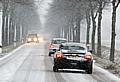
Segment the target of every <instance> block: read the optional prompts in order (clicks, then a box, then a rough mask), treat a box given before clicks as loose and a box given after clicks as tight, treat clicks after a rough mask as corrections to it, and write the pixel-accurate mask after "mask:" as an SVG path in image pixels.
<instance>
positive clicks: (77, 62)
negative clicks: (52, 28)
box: [53, 43, 93, 74]
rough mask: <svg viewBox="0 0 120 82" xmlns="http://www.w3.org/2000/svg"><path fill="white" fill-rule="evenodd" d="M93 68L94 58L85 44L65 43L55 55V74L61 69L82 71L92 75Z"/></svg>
mask: <svg viewBox="0 0 120 82" xmlns="http://www.w3.org/2000/svg"><path fill="white" fill-rule="evenodd" d="M92 68H93V56H92V54H91V53H90V52H88V51H87V48H86V47H85V46H84V45H83V44H80V43H63V44H61V45H60V49H59V50H58V51H57V52H56V53H55V54H54V66H53V71H54V72H58V71H59V69H81V70H85V71H86V72H87V73H88V74H92Z"/></svg>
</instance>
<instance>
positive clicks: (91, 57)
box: [85, 52, 93, 61]
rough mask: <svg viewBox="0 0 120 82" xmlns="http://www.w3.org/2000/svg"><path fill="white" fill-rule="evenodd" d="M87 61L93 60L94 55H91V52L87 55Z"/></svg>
mask: <svg viewBox="0 0 120 82" xmlns="http://www.w3.org/2000/svg"><path fill="white" fill-rule="evenodd" d="M85 59H87V60H88V61H91V60H93V56H92V54H91V53H90V52H87V53H86V54H85Z"/></svg>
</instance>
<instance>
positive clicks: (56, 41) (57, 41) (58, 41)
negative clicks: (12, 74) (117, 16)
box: [52, 40, 67, 44]
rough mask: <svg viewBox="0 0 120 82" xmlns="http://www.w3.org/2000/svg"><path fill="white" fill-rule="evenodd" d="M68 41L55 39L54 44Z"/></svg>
mask: <svg viewBox="0 0 120 82" xmlns="http://www.w3.org/2000/svg"><path fill="white" fill-rule="evenodd" d="M65 42H67V41H66V40H53V41H52V43H53V44H61V43H65Z"/></svg>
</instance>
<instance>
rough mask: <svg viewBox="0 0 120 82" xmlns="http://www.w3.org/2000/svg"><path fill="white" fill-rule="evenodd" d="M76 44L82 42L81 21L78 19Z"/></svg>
mask: <svg viewBox="0 0 120 82" xmlns="http://www.w3.org/2000/svg"><path fill="white" fill-rule="evenodd" d="M76 26H77V28H76V42H80V19H79V18H78V19H77V21H76Z"/></svg>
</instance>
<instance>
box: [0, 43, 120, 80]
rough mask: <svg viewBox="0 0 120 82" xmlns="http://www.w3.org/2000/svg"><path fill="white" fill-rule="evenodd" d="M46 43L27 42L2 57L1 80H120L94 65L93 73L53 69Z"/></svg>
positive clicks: (0, 60) (0, 61)
mask: <svg viewBox="0 0 120 82" xmlns="http://www.w3.org/2000/svg"><path fill="white" fill-rule="evenodd" d="M47 53H48V52H47V48H46V46H45V45H44V44H25V45H22V46H21V47H19V48H18V49H17V50H14V51H13V52H12V53H10V54H9V55H10V56H8V57H7V58H3V59H0V63H2V64H0V82H120V80H119V81H118V78H117V77H116V76H114V75H112V74H111V73H109V72H108V71H106V70H104V69H102V68H100V67H98V66H96V65H94V72H93V74H86V73H84V71H78V70H64V71H63V70H61V71H60V72H58V73H54V72H53V71H52V66H53V64H52V58H50V57H48V54H47Z"/></svg>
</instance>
